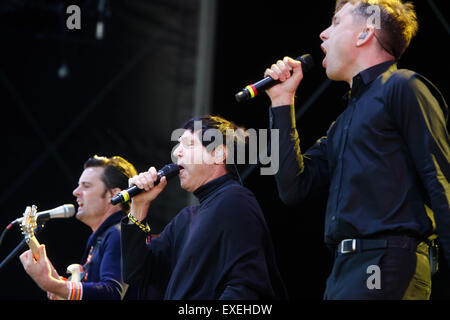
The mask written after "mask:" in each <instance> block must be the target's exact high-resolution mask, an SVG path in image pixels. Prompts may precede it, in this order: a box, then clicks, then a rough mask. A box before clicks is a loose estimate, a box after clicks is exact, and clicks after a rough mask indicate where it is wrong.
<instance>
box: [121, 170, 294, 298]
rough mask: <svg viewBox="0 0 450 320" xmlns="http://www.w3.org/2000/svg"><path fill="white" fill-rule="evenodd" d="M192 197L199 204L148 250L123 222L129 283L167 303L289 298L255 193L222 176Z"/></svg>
mask: <svg viewBox="0 0 450 320" xmlns="http://www.w3.org/2000/svg"><path fill="white" fill-rule="evenodd" d="M194 195H195V196H196V197H197V198H198V199H199V201H200V204H199V205H196V206H191V207H187V208H184V209H183V210H181V211H180V212H179V213H178V214H177V216H176V217H175V218H174V219H173V220H172V221H171V222H170V223H169V224H168V225H167V226H166V227H165V229H164V231H163V232H162V233H161V234H160V236H159V237H158V238H155V239H152V240H151V242H150V243H149V244H148V245H147V244H146V243H145V233H144V232H142V231H141V230H140V229H139V228H138V227H137V226H135V225H134V224H126V223H122V229H121V230H122V256H123V272H124V280H125V282H127V283H130V284H136V283H139V282H141V283H142V282H145V285H146V286H147V287H149V288H151V289H147V292H151V294H152V295H153V297H155V292H160V293H161V296H160V297H159V298H164V299H169V300H173V299H175V300H178V299H196V300H197V299H264V298H265V299H275V298H276V299H284V298H286V291H285V288H284V284H283V282H282V280H281V276H280V274H279V271H278V268H277V265H276V261H275V254H274V249H273V246H272V240H271V237H270V233H269V230H268V228H267V226H266V223H265V220H264V216H263V213H262V211H261V208H260V207H259V205H258V203H257V201H256V199H255V197H254V195H253V194H252V193H251V192H250V190H248V189H246V188H244V187H242V186H241V185H239V184H238V183H237V182H236V181H235V180H234V179H233V178H231V176H230V175H224V176H222V177H220V178H217V179H215V180H213V181H210V182H208V183H206V184H205V185H203V186H201V187H199V188H198V189H197V190H195V192H194ZM124 222H126V221H124ZM156 296H157V295H156Z"/></svg>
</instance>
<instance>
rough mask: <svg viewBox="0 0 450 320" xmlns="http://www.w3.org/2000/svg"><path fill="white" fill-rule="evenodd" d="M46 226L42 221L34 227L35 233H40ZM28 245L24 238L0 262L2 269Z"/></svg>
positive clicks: (0, 268)
mask: <svg viewBox="0 0 450 320" xmlns="http://www.w3.org/2000/svg"><path fill="white" fill-rule="evenodd" d="M43 228H44V223H40V224H38V225H37V227H36V228H35V229H34V235H37V234H39V232H41V230H42V229H43ZM26 245H27V242H26V241H25V239H23V240H22V241H21V242H20V243H19V244H18V245H17V247H15V248H14V250H13V251H11V253H10V254H9V255H8V256H7V257H6V258H5V259H4V260H3V261H2V262H1V263H0V270H2V268H3V267H4V266H5V265H6V264H7V263H8V262H9V261H11V260H12V259H13V258H14V257H15V256H16V255H17V254H18V253H19V252H20V251H21V250H22V249H23V248H24V247H25V246H26Z"/></svg>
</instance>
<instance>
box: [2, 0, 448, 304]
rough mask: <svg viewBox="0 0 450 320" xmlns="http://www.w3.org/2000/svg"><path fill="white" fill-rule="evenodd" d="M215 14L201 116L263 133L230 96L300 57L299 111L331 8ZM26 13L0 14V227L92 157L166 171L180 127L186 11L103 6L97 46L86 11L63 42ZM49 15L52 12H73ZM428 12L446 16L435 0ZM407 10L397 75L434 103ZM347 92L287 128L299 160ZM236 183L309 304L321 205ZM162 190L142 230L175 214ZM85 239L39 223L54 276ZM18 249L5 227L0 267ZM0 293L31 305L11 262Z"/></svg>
mask: <svg viewBox="0 0 450 320" xmlns="http://www.w3.org/2000/svg"><path fill="white" fill-rule="evenodd" d="M217 2H218V6H217V25H216V32H215V35H214V40H215V41H214V43H215V48H214V49H215V51H214V52H215V54H214V65H213V72H214V73H213V74H214V76H213V83H212V87H213V92H212V93H213V94H212V110H211V112H212V113H215V114H218V115H221V116H224V117H226V118H228V119H230V120H233V121H234V122H236V123H237V124H239V125H242V126H244V127H246V128H255V129H259V128H267V127H268V106H269V100H268V98H267V97H266V96H264V95H263V96H260V97H258V98H256V99H254V100H253V101H250V102H246V103H243V104H237V102H236V101H235V100H234V94H235V93H236V92H237V91H239V90H240V89H242V87H244V86H245V85H247V84H248V83H251V82H254V81H255V80H258V79H260V78H261V76H262V74H263V72H264V70H265V68H267V67H268V66H270V64H272V63H273V62H274V61H276V60H277V59H279V58H282V57H284V56H286V55H289V56H292V57H296V56H298V55H300V54H303V53H311V54H312V55H313V57H314V58H315V60H316V67H315V68H314V69H313V70H312V71H311V72H310V73H309V74H308V75H307V76H306V77H305V80H304V81H303V83H302V84H301V87H300V89H299V91H298V93H297V97H298V98H297V107H298V108H301V106H302V104H303V103H304V102H305V101H307V100H308V98H309V97H311V96H312V95H313V94H314V92H315V91H316V89H317V88H318V87H319V86H320V85H321V84H322V83H323V82H324V81H325V80H326V77H325V74H324V72H323V69H322V68H321V67H320V65H321V60H322V58H323V53H322V52H321V50H320V47H319V46H320V43H321V41H320V39H319V33H320V32H321V31H322V30H323V29H325V28H326V27H327V26H328V24H329V22H330V18H331V15H332V11H333V4H334V1H333V0H327V1H320V4H318V2H311V3H305V2H303V1H287V0H279V1H271V2H264V3H263V2H259V1H235V0H227V1H225V0H219V1H217ZM26 3H27V1H19V0H17V1H13V0H10V1H5V2H4V4H2V7H1V8H2V9H1V11H0V13H1V16H2V19H1V21H0V24H1V28H0V34H1V41H2V50H0V81H1V82H0V97H1V100H0V103H1V110H2V115H3V117H2V120H3V121H2V126H1V133H2V137H4V139H3V152H2V157H1V164H2V168H3V175H2V179H1V188H0V190H1V194H0V208H1V209H0V222H1V224H0V228H3V227H5V226H6V225H7V224H8V223H9V222H10V221H11V220H13V219H14V218H16V217H18V216H20V215H21V214H22V212H23V210H24V209H25V207H26V206H27V205H31V204H36V205H38V207H39V209H41V210H45V209H50V208H53V207H56V206H58V205H60V204H63V203H75V201H74V197H73V196H72V195H71V192H72V190H73V189H74V188H75V186H76V183H77V181H78V177H79V174H80V173H81V170H82V164H83V162H84V161H85V160H86V159H87V157H89V156H91V155H93V154H99V155H108V156H110V155H115V154H120V155H123V156H124V157H125V158H127V159H129V160H130V161H131V162H133V163H134V164H135V165H136V167H137V169H138V170H141V171H142V170H146V169H147V168H148V166H149V165H155V166H157V167H160V166H161V165H163V164H164V163H166V162H168V161H170V156H169V153H170V150H171V148H172V146H173V144H172V143H169V142H168V141H169V140H170V133H171V131H172V130H173V129H175V128H178V127H179V126H180V125H181V124H182V122H183V120H186V119H188V118H189V117H190V116H192V115H193V114H192V110H193V108H192V105H193V103H194V98H193V90H194V82H195V63H196V50H197V49H196V48H197V39H198V37H197V27H198V25H197V22H198V18H199V14H198V8H199V3H198V1H181V0H178V1H177V0H171V1H156V0H155V1H140V0H135V1H125V0H123V1H115V2H114V3H113V2H112V1H111V2H108V3H109V6H108V7H107V11H106V12H105V13H106V14H105V38H104V39H103V40H96V39H95V38H94V28H95V24H96V22H97V21H98V19H99V14H98V12H97V7H96V5H94V4H93V2H92V1H78V3H79V4H80V6H81V10H82V14H83V16H82V23H83V24H82V30H79V31H70V32H69V31H67V30H65V29H64V27H61V19H60V17H61V7H59V8H56V9H55V7H54V6H53V5H52V4H51V3H52V2H51V1H35V2H33V3H34V4H33V5H30V4H28V5H20V4H26ZM28 3H30V2H28ZM38 3H39V4H42V6H38V5H37V4H38ZM61 3H62V8H65V7H64V6H67V5H68V4H70V3H77V2H76V1H69V2H67V1H61ZM435 3H436V4H437V6H438V8H439V9H440V10H441V13H442V15H443V17H444V18H448V17H449V15H448V12H447V11H445V10H444V9H445V8H444V1H442V0H437V1H435ZM415 4H416V8H417V12H418V15H419V23H420V28H419V34H418V35H417V37H416V38H415V39H414V40H413V42H412V44H411V46H410V48H409V49H408V51H407V52H406V53H405V55H404V57H403V58H402V60H401V61H400V63H399V67H402V68H408V69H414V70H415V71H418V72H420V73H421V74H423V75H424V76H426V77H427V78H429V79H430V80H432V81H433V82H434V83H435V84H436V85H437V86H438V87H439V88H440V89H441V91H442V93H443V94H444V96H445V97H446V98H447V99H448V97H449V93H450V92H449V86H448V80H447V79H446V77H445V75H447V74H448V71H449V68H448V63H447V61H446V58H447V55H446V52H445V50H444V45H445V44H446V43H448V39H449V33H448V30H446V29H445V28H444V26H443V24H442V23H441V21H440V20H439V19H438V18H437V16H436V14H435V13H434V12H433V10H432V9H431V7H430V5H429V4H428V1H424V0H420V1H415ZM46 8H47V9H46ZM48 8H51V10H50V9H48ZM58 10H59V11H58ZM64 65H67V68H68V70H69V74H68V76H67V77H63V78H61V77H59V76H58V70H59V71H64V69H61V66H64ZM347 89H348V88H347V85H346V84H343V83H332V84H331V85H330V86H328V87H327V88H326V90H325V91H324V92H323V93H322V94H320V95H319V96H318V98H317V99H316V100H314V102H313V103H312V104H311V107H310V108H309V109H308V110H307V111H306V112H305V113H304V114H303V116H302V117H301V118H300V120H299V121H298V128H299V129H300V130H301V132H300V135H301V139H302V148H303V149H306V148H308V147H309V146H311V145H312V144H313V143H314V142H315V141H316V139H317V138H319V137H320V136H322V135H324V134H325V132H326V130H327V128H328V127H329V125H330V123H331V122H332V121H333V120H334V119H335V118H336V117H337V116H338V115H339V113H340V112H342V109H341V106H340V104H339V100H340V97H341V96H342V95H343V94H344V93H345V91H346V90H347ZM244 184H245V185H246V186H247V187H248V188H250V189H251V190H252V191H253V192H254V193H255V195H256V197H257V199H258V200H259V202H260V204H261V206H262V208H263V211H264V213H265V216H266V219H267V222H268V224H269V227H270V229H271V232H272V236H273V241H274V244H275V248H276V251H277V256H278V262H279V266H280V270H281V273H282V275H283V277H284V279H285V281H286V285H287V287H288V290H289V294H290V296H291V298H292V299H313V300H319V299H321V298H322V294H323V290H324V286H325V280H326V277H327V275H328V273H329V271H330V268H331V263H332V255H331V253H330V252H329V251H328V249H327V248H326V247H325V246H324V245H323V241H322V239H323V216H324V211H325V200H326V196H327V195H326V194H321V195H317V196H316V197H314V198H311V199H308V200H307V201H305V203H303V204H302V205H301V206H299V207H297V208H287V207H286V206H284V205H283V204H282V203H281V201H280V200H279V198H278V195H277V190H276V186H275V181H274V178H273V177H272V176H262V175H260V174H259V171H258V170H255V171H253V172H252V173H251V174H250V175H249V176H248V177H247V178H246V179H245V181H244ZM166 191H167V192H165V193H164V196H161V199H158V202H157V203H156V204H155V206H154V207H153V211H152V227H153V230H156V231H158V230H161V229H162V228H163V226H164V225H165V224H166V223H167V221H169V220H170V219H171V217H172V216H173V215H174V214H175V213H176V212H177V211H178V209H180V208H181V207H183V206H184V205H186V203H187V194H186V192H184V191H183V190H181V189H180V188H179V186H178V184H177V183H176V181H175V183H171V184H170V186H169V188H168V190H166ZM89 234H90V229H89V228H87V227H86V226H84V225H83V224H81V223H80V222H78V221H77V220H75V219H67V220H53V221H50V222H48V223H47V225H46V226H45V228H44V230H43V231H42V232H41V234H40V235H39V236H38V238H39V241H40V242H42V243H45V244H46V245H47V252H48V254H49V256H50V258H51V260H52V262H53V264H54V265H55V267H56V268H57V269H58V270H59V271H60V273H63V270H64V267H65V266H66V265H68V264H70V263H73V262H80V261H78V260H77V259H79V258H80V256H81V254H82V252H83V249H84V244H85V242H86V239H87V237H88V236H89ZM20 239H21V236H20V232H19V231H18V230H17V229H12V230H11V231H9V232H8V234H7V235H6V237H5V240H4V243H3V244H2V245H1V247H0V258H1V259H3V258H4V257H5V256H6V255H7V254H8V253H9V252H10V251H11V250H12V249H13V248H14V247H15V245H16V244H17V243H18V242H19V241H20ZM442 266H444V264H442ZM441 269H442V270H441V271H440V272H439V274H437V275H436V276H435V277H434V283H433V286H434V291H433V295H432V297H433V298H434V299H442V298H449V297H450V293H449V289H448V284H449V283H450V281H449V277H448V272H445V270H443V269H444V268H443V267H442V268H441ZM0 284H1V285H0V299H45V294H44V293H43V292H42V291H41V290H40V289H38V288H37V286H36V285H35V284H34V283H33V282H32V281H31V280H30V278H29V277H28V276H27V275H26V274H25V272H24V271H23V268H22V266H21V264H20V262H19V261H18V259H17V258H15V259H13V260H12V261H11V262H10V263H9V264H8V265H7V266H6V267H5V268H3V269H2V270H0Z"/></svg>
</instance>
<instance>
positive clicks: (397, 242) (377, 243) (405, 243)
mask: <svg viewBox="0 0 450 320" xmlns="http://www.w3.org/2000/svg"><path fill="white" fill-rule="evenodd" d="M419 242H420V240H418V239H416V238H411V237H408V236H388V237H385V238H383V239H344V240H342V241H341V242H340V243H339V245H338V246H337V248H336V254H337V255H341V254H346V253H352V252H362V251H367V250H374V249H385V248H403V249H408V250H410V251H415V250H416V248H417V245H418V244H419Z"/></svg>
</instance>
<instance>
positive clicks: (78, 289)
mask: <svg viewBox="0 0 450 320" xmlns="http://www.w3.org/2000/svg"><path fill="white" fill-rule="evenodd" d="M82 298H83V285H82V284H81V282H75V281H69V295H68V297H67V300H81V299H82Z"/></svg>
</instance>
